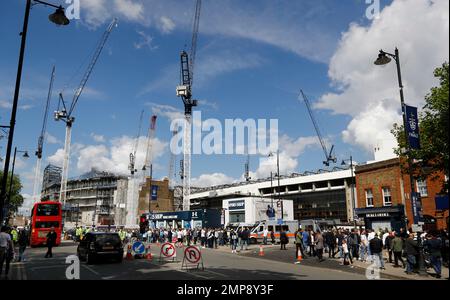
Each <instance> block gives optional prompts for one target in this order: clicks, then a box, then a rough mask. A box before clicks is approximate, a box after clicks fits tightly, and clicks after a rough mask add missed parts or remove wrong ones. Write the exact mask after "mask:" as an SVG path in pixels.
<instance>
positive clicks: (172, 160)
mask: <svg viewBox="0 0 450 300" xmlns="http://www.w3.org/2000/svg"><path fill="white" fill-rule="evenodd" d="M177 134H178V130H177V129H174V130H173V131H172V136H173V137H175V136H176V135H177ZM175 161H176V155H175V154H174V153H173V152H171V153H170V159H169V175H168V179H169V185H170V186H171V187H174V186H175V180H176V177H177V176H176V174H175V171H174V168H175Z"/></svg>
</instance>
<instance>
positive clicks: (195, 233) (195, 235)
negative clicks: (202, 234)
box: [192, 228, 198, 246]
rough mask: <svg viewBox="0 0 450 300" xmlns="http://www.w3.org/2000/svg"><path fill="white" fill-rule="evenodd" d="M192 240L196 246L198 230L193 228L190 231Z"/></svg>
mask: <svg viewBox="0 0 450 300" xmlns="http://www.w3.org/2000/svg"><path fill="white" fill-rule="evenodd" d="M192 238H193V239H194V245H195V246H197V239H198V229H197V228H194V230H193V231H192Z"/></svg>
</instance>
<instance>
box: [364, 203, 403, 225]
mask: <svg viewBox="0 0 450 300" xmlns="http://www.w3.org/2000/svg"><path fill="white" fill-rule="evenodd" d="M356 215H357V216H358V218H359V219H363V220H364V224H365V228H366V229H372V230H375V231H378V230H385V229H386V228H387V229H388V230H395V231H399V230H400V228H403V227H405V209H404V206H403V205H398V206H392V207H373V208H357V209H356Z"/></svg>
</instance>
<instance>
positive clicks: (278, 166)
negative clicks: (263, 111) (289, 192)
mask: <svg viewBox="0 0 450 300" xmlns="http://www.w3.org/2000/svg"><path fill="white" fill-rule="evenodd" d="M274 155H275V154H274V153H273V152H270V154H269V157H273V156H274ZM271 175H272V174H271ZM276 175H277V177H278V204H279V205H280V207H281V219H283V214H284V212H283V202H282V201H281V196H280V150H277V174H276ZM272 207H273V206H272Z"/></svg>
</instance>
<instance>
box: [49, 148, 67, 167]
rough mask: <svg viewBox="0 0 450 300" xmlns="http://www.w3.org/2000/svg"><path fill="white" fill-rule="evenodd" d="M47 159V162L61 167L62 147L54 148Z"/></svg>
mask: <svg viewBox="0 0 450 300" xmlns="http://www.w3.org/2000/svg"><path fill="white" fill-rule="evenodd" d="M47 160H48V162H49V164H52V165H55V166H58V167H62V165H63V161H64V149H63V148H60V149H58V150H56V152H55V153H54V154H53V155H50V156H49V157H48V158H47Z"/></svg>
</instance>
